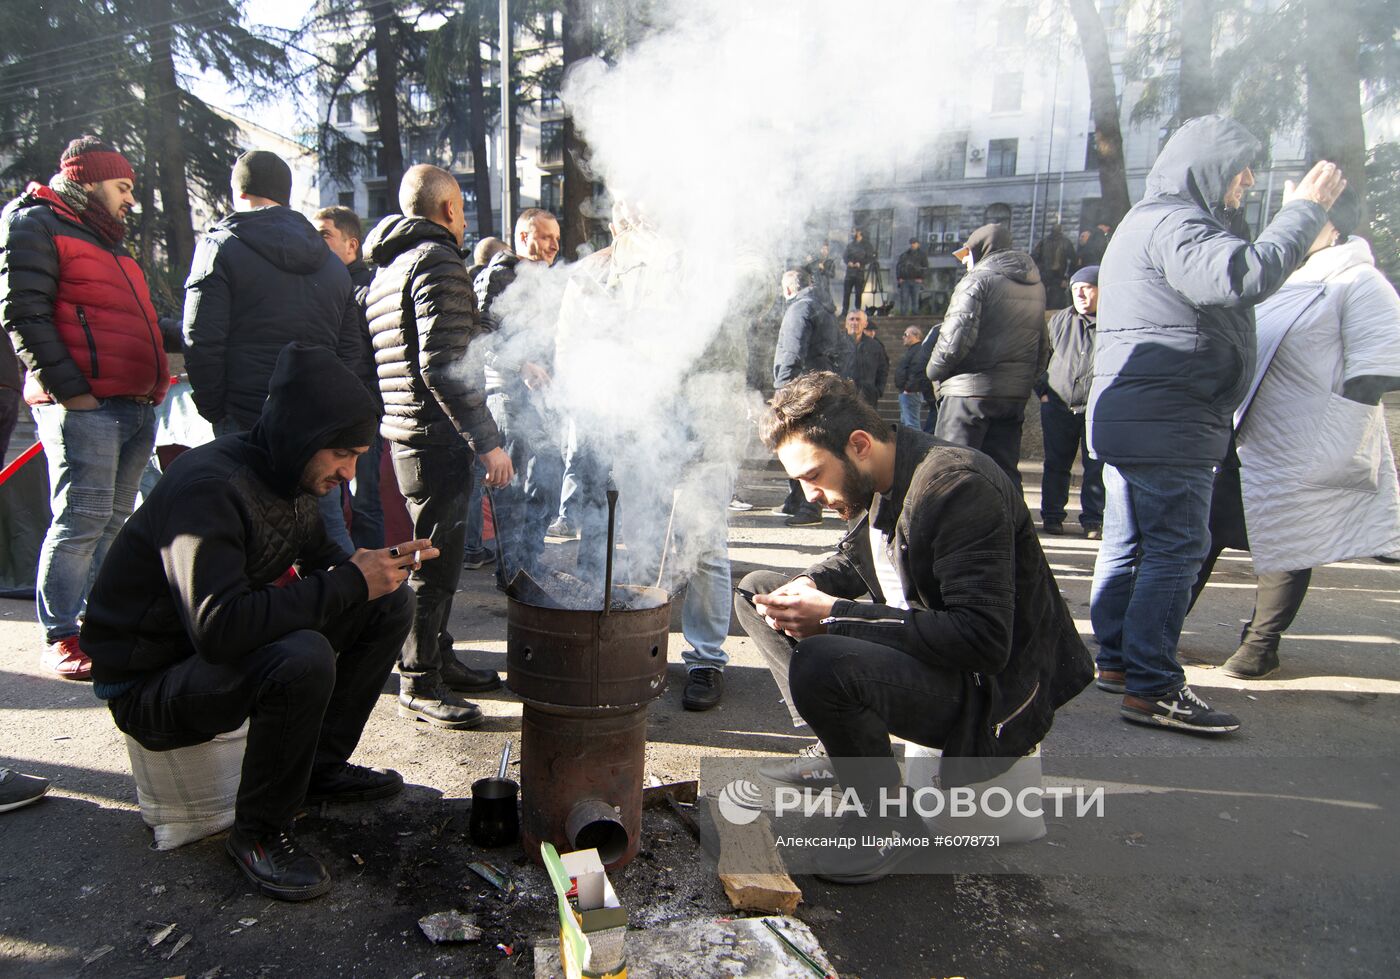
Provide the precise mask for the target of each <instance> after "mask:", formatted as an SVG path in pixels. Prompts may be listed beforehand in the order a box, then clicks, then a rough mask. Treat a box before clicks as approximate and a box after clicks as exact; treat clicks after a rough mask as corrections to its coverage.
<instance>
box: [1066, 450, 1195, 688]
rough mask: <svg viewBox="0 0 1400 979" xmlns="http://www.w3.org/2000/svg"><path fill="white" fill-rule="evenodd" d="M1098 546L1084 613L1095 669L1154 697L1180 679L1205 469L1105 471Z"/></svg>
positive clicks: (1178, 684) (1120, 468) (1121, 468)
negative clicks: (1179, 652) (1179, 650)
mask: <svg viewBox="0 0 1400 979" xmlns="http://www.w3.org/2000/svg"><path fill="white" fill-rule="evenodd" d="M1103 482H1104V490H1105V491H1106V495H1107V505H1106V507H1105V509H1104V523H1103V543H1102V544H1101V545H1100V546H1099V556H1098V560H1097V561H1096V562H1095V564H1094V584H1093V588H1092V590H1091V592H1090V596H1089V615H1090V618H1091V619H1092V621H1093V624H1094V636H1095V637H1096V638H1097V639H1098V641H1099V655H1098V665H1099V669H1101V670H1122V671H1124V672H1125V673H1126V674H1127V684H1126V686H1127V691H1128V693H1129V694H1131V695H1133V696H1135V697H1142V698H1147V699H1150V698H1154V697H1160V696H1163V695H1165V694H1169V693H1172V692H1173V691H1175V690H1177V689H1179V688H1180V687H1181V685H1182V684H1183V683H1185V682H1186V674H1185V673H1183V672H1182V669H1181V666H1180V665H1179V664H1178V663H1177V660H1176V647H1177V642H1178V641H1179V640H1180V638H1181V626H1182V623H1183V622H1185V621H1186V613H1187V611H1188V609H1189V608H1190V605H1191V586H1192V584H1193V583H1194V582H1195V580H1196V574H1197V572H1199V571H1200V568H1201V561H1202V560H1203V559H1204V558H1205V556H1206V552H1207V551H1208V550H1209V549H1210V523H1209V519H1210V496H1211V488H1212V485H1213V483H1214V474H1213V473H1212V471H1211V467H1209V466H1205V467H1202V466H1187V465H1174V466H1155V465H1154V466H1104V469H1103Z"/></svg>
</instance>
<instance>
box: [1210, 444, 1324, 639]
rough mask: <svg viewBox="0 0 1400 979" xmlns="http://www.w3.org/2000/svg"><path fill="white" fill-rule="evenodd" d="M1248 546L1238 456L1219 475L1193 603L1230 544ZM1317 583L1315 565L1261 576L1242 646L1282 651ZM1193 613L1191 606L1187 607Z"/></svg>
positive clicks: (1242, 636) (1211, 502)
mask: <svg viewBox="0 0 1400 979" xmlns="http://www.w3.org/2000/svg"><path fill="white" fill-rule="evenodd" d="M1227 547H1230V548H1234V549H1236V550H1241V551H1247V550H1249V534H1248V532H1247V528H1246V526H1245V519H1244V498H1243V496H1242V495H1241V491H1240V471H1239V468H1238V466H1236V465H1235V464H1234V460H1233V458H1231V459H1228V460H1227V461H1226V464H1225V465H1223V466H1221V468H1220V471H1219V472H1217V473H1216V476H1215V488H1214V492H1213V493H1212V495H1211V500H1210V551H1209V552H1207V554H1206V559H1205V560H1204V561H1203V562H1202V563H1201V570H1200V573H1198V574H1197V575H1196V583H1195V585H1193V586H1192V588H1191V606H1190V607H1191V608H1195V606H1196V601H1197V600H1198V599H1199V598H1200V597H1201V592H1203V591H1205V588H1206V584H1207V582H1209V581H1210V574H1211V572H1212V571H1213V570H1215V562H1216V559H1217V558H1219V557H1220V553H1221V552H1222V551H1224V550H1225V548H1227ZM1311 583H1312V569H1311V568H1304V569H1303V570H1301V571H1272V572H1265V573H1264V574H1261V575H1259V579H1258V581H1257V582H1256V583H1255V586H1254V611H1253V612H1252V613H1251V614H1250V617H1249V621H1248V622H1247V623H1245V625H1244V628H1243V629H1241V630H1240V645H1241V646H1252V647H1254V648H1255V649H1260V650H1269V651H1272V652H1278V644H1279V640H1280V639H1282V638H1283V634H1284V632H1286V631H1287V630H1288V627H1289V626H1291V625H1292V624H1293V620H1294V618H1296V617H1297V615H1298V610H1299V609H1300V608H1302V607H1303V599H1304V598H1306V597H1307V594H1308V585H1309V584H1311ZM1187 613H1188V614H1190V609H1189V608H1188V609H1187Z"/></svg>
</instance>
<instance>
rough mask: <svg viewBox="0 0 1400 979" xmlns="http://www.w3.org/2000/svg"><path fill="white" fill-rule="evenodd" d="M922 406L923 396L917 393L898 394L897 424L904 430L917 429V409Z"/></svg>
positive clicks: (902, 392) (905, 392)
mask: <svg viewBox="0 0 1400 979" xmlns="http://www.w3.org/2000/svg"><path fill="white" fill-rule="evenodd" d="M923 406H924V396H923V395H922V394H919V393H918V392H917V391H915V392H912V393H911V392H909V391H901V392H899V423H900V424H901V425H903V426H904V427H905V428H912V429H915V430H917V429H918V428H919V409H920V408H922V407H923Z"/></svg>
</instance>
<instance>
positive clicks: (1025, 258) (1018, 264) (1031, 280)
mask: <svg viewBox="0 0 1400 979" xmlns="http://www.w3.org/2000/svg"><path fill="white" fill-rule="evenodd" d="M972 270H973V271H974V272H982V271H984V270H985V271H987V272H996V273H997V274H998V275H1004V276H1006V277H1007V278H1008V279H1012V280H1014V281H1016V282H1022V283H1025V284H1026V285H1034V284H1035V283H1037V282H1039V281H1040V270H1039V269H1038V268H1036V267H1035V259H1033V258H1031V257H1030V256H1029V255H1027V254H1026V253H1025V252H1018V251H1016V250H1015V249H1014V248H1008V249H1005V250H1003V251H999V252H992V253H991V254H990V255H988V256H987V257H986V258H984V259H982V260H981V261H980V262H978V263H977V264H975V265H974V266H973V267H972Z"/></svg>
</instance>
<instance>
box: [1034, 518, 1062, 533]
mask: <svg viewBox="0 0 1400 979" xmlns="http://www.w3.org/2000/svg"><path fill="white" fill-rule="evenodd" d="M1040 526H1041V527H1042V528H1044V530H1045V532H1046V533H1047V534H1051V535H1053V536H1055V537H1059V536H1060V535H1061V534H1063V533H1064V532H1065V522H1064V521H1063V520H1046V521H1044V522H1042V523H1041V525H1040Z"/></svg>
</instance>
